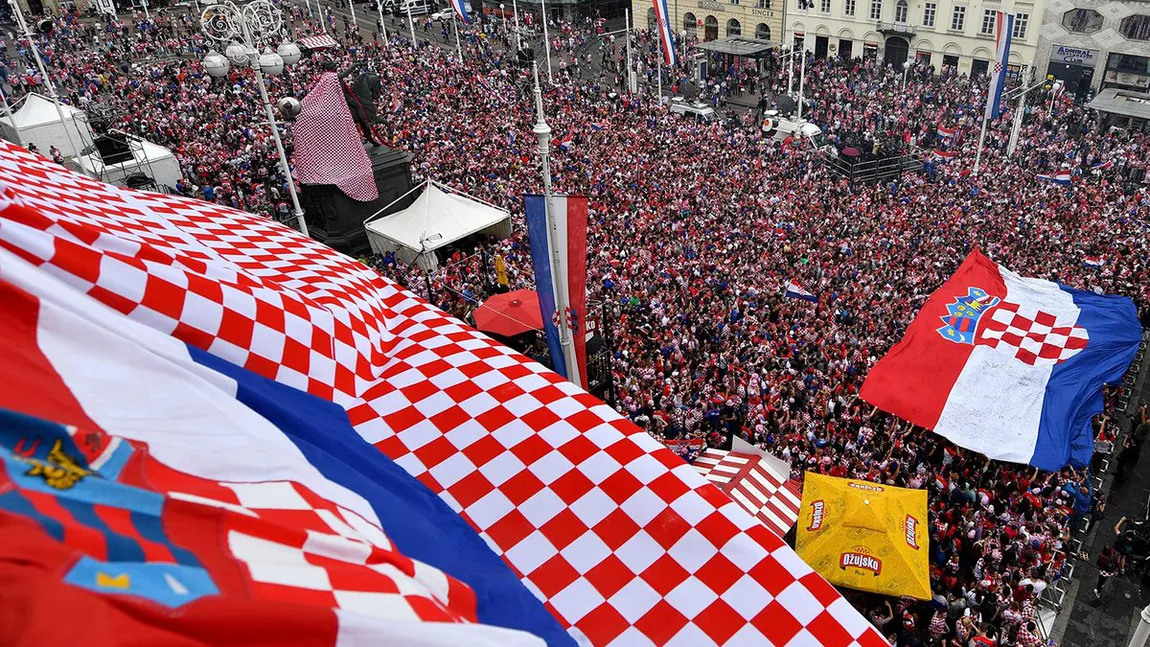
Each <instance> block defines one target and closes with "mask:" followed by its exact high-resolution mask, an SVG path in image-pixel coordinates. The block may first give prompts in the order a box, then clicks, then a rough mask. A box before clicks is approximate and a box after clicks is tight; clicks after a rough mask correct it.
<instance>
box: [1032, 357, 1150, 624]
mask: <svg viewBox="0 0 1150 647" xmlns="http://www.w3.org/2000/svg"><path fill="white" fill-rule="evenodd" d="M1148 370H1150V358H1147V359H1146V360H1144V361H1143V366H1142V371H1141V375H1140V376H1139V379H1138V381H1137V383H1136V384H1135V387H1134V389H1135V390H1134V392H1135V393H1137V394H1138V395H1137V396H1136V397H1135V398H1134V401H1133V403H1132V408H1134V407H1136V403H1137V402H1140V401H1141V400H1144V399H1145V400H1150V380H1148V379H1147V372H1148ZM1116 467H1117V466H1116V465H1115V464H1111V466H1110V470H1108V471H1107V472H1106V473H1105V474H1104V475H1103V480H1104V485H1103V488H1104V489H1105V488H1109V487H1110V486H1111V483H1112V482H1113V475H1114V471H1115V469H1116ZM1148 497H1150V457H1146V456H1143V457H1141V462H1140V463H1139V464H1138V465H1137V466H1135V468H1134V469H1133V470H1132V473H1129V474H1128V475H1127V477H1126V479H1125V483H1124V484H1123V485H1122V486H1121V487H1119V488H1118V489H1116V490H1114V491H1113V492H1112V493H1111V495H1110V505H1109V506H1108V507H1107V508H1106V518H1105V519H1103V520H1102V521H1100V522H1098V524H1096V526H1095V527H1094V528H1092V529H1091V532H1090V533H1089V534H1088V535H1087V536H1086V538H1085V540H1084V541H1083V550H1087V551H1089V554H1090V558H1089V560H1088V561H1081V562H1078V565H1077V566H1076V568H1075V572H1074V578H1075V580H1076V586H1072V587H1071V588H1069V589H1068V590H1067V596H1066V598H1065V603H1064V607H1063V613H1062V614H1061V615H1062V616H1063V617H1062V618H1060V620H1062V622H1060V623H1059V624H1058V625H1056V631H1055V632H1054V634H1053V635H1054V637H1056V638H1057V637H1058V634H1059V633H1060V632H1061V640H1060V641H1059V644H1060V645H1061V646H1062V647H1125V646H1126V645H1127V644H1128V641H1129V640H1130V637H1131V635H1132V634H1133V633H1134V628H1135V627H1136V626H1137V625H1138V615H1139V613H1140V612H1141V610H1142V609H1143V608H1144V607H1145V606H1147V605H1148V604H1150V587H1148V586H1144V585H1143V583H1142V578H1141V575H1140V574H1139V573H1132V572H1130V571H1131V570H1134V569H1130V568H1128V569H1127V571H1128V572H1127V574H1126V575H1122V576H1116V577H1113V578H1111V579H1110V581H1108V582H1107V583H1106V586H1105V587H1104V590H1103V591H1102V596H1101V598H1098V597H1095V596H1094V593H1093V589H1094V587H1095V585H1096V583H1097V581H1098V569H1097V568H1096V567H1095V566H1094V564H1095V561H1096V560H1097V559H1098V554H1099V553H1100V552H1101V551H1102V549H1103V548H1105V547H1106V546H1108V545H1111V544H1112V543H1113V542H1114V538H1115V535H1114V525H1115V524H1116V523H1117V522H1118V520H1119V519H1121V518H1122V517H1127V518H1137V519H1144V518H1145V517H1146V515H1147V499H1148ZM1148 581H1150V580H1148ZM1062 623H1065V625H1064V626H1065V629H1064V631H1063V630H1062V626H1060V625H1062Z"/></svg>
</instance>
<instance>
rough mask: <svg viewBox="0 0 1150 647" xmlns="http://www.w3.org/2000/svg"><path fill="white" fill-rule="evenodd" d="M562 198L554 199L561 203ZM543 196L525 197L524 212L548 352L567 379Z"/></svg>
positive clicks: (558, 370) (557, 371) (555, 366)
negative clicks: (556, 321) (557, 323)
mask: <svg viewBox="0 0 1150 647" xmlns="http://www.w3.org/2000/svg"><path fill="white" fill-rule="evenodd" d="M560 199H561V198H552V200H560ZM543 200H544V199H543V196H541V195H525V196H523V210H524V211H525V212H526V214H527V237H528V240H529V242H530V243H531V264H532V265H533V266H534V267H535V291H536V292H538V293H539V314H541V315H542V318H543V331H544V333H545V334H546V335H547V348H548V349H549V350H550V351H551V367H552V368H554V369H555V372H556V373H558V374H560V375H562V376H563V377H567V362H566V360H565V359H564V357H563V347H562V345H560V343H559V329H558V328H556V327H555V322H554V321H553V320H552V317H553V316H554V314H555V280H554V278H552V276H551V254H552V253H553V252H552V250H551V236H550V235H549V232H548V231H547V211H546V206H545V205H544V201H543Z"/></svg>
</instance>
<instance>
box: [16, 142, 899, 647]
mask: <svg viewBox="0 0 1150 647" xmlns="http://www.w3.org/2000/svg"><path fill="white" fill-rule="evenodd" d="M0 184H3V185H6V186H7V189H5V190H4V195H5V196H7V198H8V199H9V200H13V199H14V200H17V201H19V202H21V203H22V204H23V205H26V206H27V207H30V208H29V209H23V208H20V207H9V208H7V209H5V210H3V211H0V245H3V246H5V247H7V248H10V249H13V250H15V251H16V252H17V253H20V254H22V255H23V256H24V257H25V258H28V259H29V260H30V261H32V262H34V263H37V264H39V265H41V266H43V267H44V268H45V269H46V270H47V271H50V272H53V273H54V274H56V275H57V276H60V277H61V278H62V279H63V280H65V281H67V282H68V283H69V284H71V285H73V286H74V287H75V288H76V289H78V290H81V291H83V292H86V293H88V294H90V295H91V296H93V297H94V298H96V299H98V300H100V301H102V302H103V303H105V304H107V305H108V306H109V307H112V308H114V309H116V310H117V311H119V312H122V313H125V314H126V315H127V316H129V317H132V318H135V319H137V320H138V321H142V322H144V323H146V324H147V325H150V326H152V327H154V328H156V329H159V330H161V331H163V332H165V333H168V334H171V335H173V336H175V337H177V338H179V339H181V340H183V341H185V342H187V343H190V344H193V345H195V346H198V347H200V348H203V349H206V350H208V351H209V352H211V353H213V354H216V355H218V356H220V357H222V358H224V359H227V360H229V361H231V362H233V363H236V364H239V365H242V366H245V367H246V368H248V369H250V370H253V371H255V372H257V373H260V374H262V375H265V376H267V377H270V378H273V379H276V380H278V381H280V382H282V383H285V384H289V385H292V386H295V387H297V388H301V389H304V390H307V391H309V392H311V393H313V394H315V395H318V396H321V397H325V398H328V399H331V400H333V401H334V402H336V403H338V404H340V405H342V406H344V407H345V408H346V409H347V410H348V413H349V416H350V418H351V420H352V423H353V424H354V425H355V426H356V429H357V430H358V431H359V433H360V434H361V435H362V436H363V437H365V438H367V439H368V440H369V441H371V442H372V443H374V444H375V445H376V446H377V447H378V448H379V449H380V450H381V451H383V452H384V453H386V454H387V455H388V456H390V457H391V458H392V459H394V460H395V461H396V462H397V463H398V464H400V465H401V466H403V467H404V468H405V469H406V470H407V471H408V472H409V473H411V474H413V475H414V476H416V477H418V478H419V479H420V480H421V481H422V482H423V483H425V484H426V485H427V486H428V487H429V488H430V489H431V490H432V491H434V492H436V493H437V494H438V495H439V496H440V497H441V498H442V499H443V500H444V501H446V502H447V503H448V504H449V505H451V506H452V507H453V508H454V509H455V510H457V511H458V512H459V513H460V515H461V516H463V517H464V518H465V519H466V520H467V521H468V522H469V523H471V525H472V526H473V527H474V528H475V529H476V530H477V531H478V532H480V534H481V536H482V537H484V539H485V540H486V541H487V542H488V545H489V546H490V547H491V549H492V550H493V551H495V552H496V553H497V554H499V555H501V556H502V557H503V558H504V559H505V560H506V561H507V563H508V564H510V565H511V566H512V567H513V568H514V569H515V570H516V571H517V572H518V573H519V574H521V576H522V577H523V578H524V581H525V582H526V583H527V585H528V586H529V587H530V588H531V589H532V590H533V591H535V592H536V594H537V595H538V597H539V598H540V599H541V600H543V601H544V603H545V604H546V605H547V608H548V609H550V610H551V611H552V612H553V613H554V614H555V615H556V617H557V618H559V619H560V620H561V621H562V622H564V623H566V624H567V625H568V626H570V627H571V631H572V632H573V633H577V634H582V635H583V636H585V637H586V638H587V639H588V641H589V642H590V644H594V645H650V644H659V645H692V646H693V645H707V644H727V643H730V644H755V645H760V644H772V645H831V646H833V645H868V646H869V645H875V646H878V645H885V644H886V643H885V641H884V640H883V638H882V637H881V636H880V635H879V634H878V632H877V631H875V630H874V629H873V628H872V627H870V625H869V624H868V623H867V622H866V621H865V620H864V619H863V618H862V616H861V615H860V614H859V613H858V612H857V611H856V610H855V609H854V608H852V607H851V606H850V605H849V604H848V603H847V602H846V601H845V600H844V599H843V598H842V597H841V596H839V594H838V593H837V592H836V591H835V590H834V588H832V587H831V586H830V585H829V584H827V583H826V581H825V580H823V579H822V578H821V577H820V576H819V575H817V574H816V573H814V572H813V571H812V570H811V569H810V568H809V567H808V566H807V565H806V564H804V563H803V562H802V560H801V559H799V558H798V557H797V556H796V555H795V553H794V552H793V551H792V550H790V549H789V548H788V547H786V546H785V545H784V544H783V543H782V541H781V540H779V539H778V537H776V536H775V535H774V534H773V533H771V532H770V531H768V530H767V529H766V528H765V527H764V526H763V525H762V524H760V523H758V522H757V521H756V520H755V519H754V518H753V517H751V516H750V515H749V514H747V513H746V512H745V511H744V510H743V509H742V507H740V505H739V504H737V503H735V502H733V501H732V500H731V499H730V498H729V497H728V496H727V495H725V494H724V493H723V492H721V491H720V490H719V489H718V488H716V487H715V486H714V485H713V484H711V483H710V482H709V481H707V480H706V479H704V478H703V477H702V476H700V475H699V474H698V473H696V472H695V470H694V469H693V468H691V467H690V466H689V465H687V464H685V463H683V462H682V461H681V460H680V459H679V458H678V457H677V456H675V455H674V454H673V453H672V452H670V451H669V450H667V449H665V448H663V447H662V446H661V445H659V444H658V443H657V442H656V441H655V440H654V439H652V438H651V437H650V436H648V435H647V434H645V433H643V432H642V431H641V430H639V429H638V428H637V427H635V426H634V425H632V424H631V423H629V422H628V421H626V420H625V419H623V418H621V417H620V416H618V415H617V414H616V413H615V412H614V411H613V410H612V409H610V408H609V407H607V406H606V405H604V404H603V403H602V402H600V401H598V400H596V399H595V398H593V397H592V396H590V395H588V394H587V393H585V392H583V391H581V390H579V389H578V388H577V387H575V386H573V385H571V384H570V383H568V382H565V381H564V380H563V379H562V378H560V377H559V376H557V375H556V374H554V373H552V372H551V371H549V370H547V369H545V368H544V367H542V366H540V365H539V364H536V363H534V362H532V361H530V360H529V359H527V358H526V357H523V356H522V355H519V354H517V353H515V352H513V351H511V350H509V349H507V348H506V347H503V346H501V345H499V344H497V343H495V342H493V341H491V340H490V339H488V338H487V337H485V336H483V335H482V334H481V333H479V332H477V331H475V330H474V329H472V328H470V327H468V326H465V325H463V324H462V323H460V322H459V321H457V320H454V319H452V318H450V317H448V316H447V315H445V314H444V313H443V312H441V311H439V310H437V309H435V308H433V307H431V306H430V305H428V304H427V303H425V302H424V301H422V300H420V299H418V298H417V297H415V296H414V295H412V294H411V293H409V292H407V291H405V290H403V289H402V288H400V287H399V286H397V285H394V284H392V283H390V282H389V281H386V280H384V279H382V278H381V277H379V276H378V275H376V274H375V273H374V272H372V271H370V270H368V269H367V268H365V267H363V266H362V265H360V264H358V263H356V262H355V261H353V260H351V259H348V258H346V257H344V256H341V255H339V254H336V253H334V252H332V251H331V250H330V249H328V248H326V247H324V246H322V245H320V244H319V243H316V242H314V241H311V240H309V239H306V238H303V237H302V236H300V235H298V234H297V233H296V232H294V231H292V230H290V229H288V228H286V227H283V226H281V225H279V224H277V223H274V222H271V221H267V220H264V219H261V218H259V217H256V216H253V215H251V214H246V213H242V212H237V211H234V210H231V209H226V208H223V207H220V206H217V205H212V204H208V203H204V202H200V201H195V200H187V199H183V198H178V197H171V196H162V195H155V194H147V193H137V192H132V191H127V190H120V189H116V188H114V187H109V186H106V185H103V184H101V183H98V182H95V181H93V180H89V179H86V178H82V177H79V176H76V175H73V174H70V173H67V172H65V171H64V170H62V169H61V168H60V167H58V166H56V165H54V164H52V163H51V162H49V161H47V160H45V159H42V158H39V157H36V156H33V155H30V154H28V153H27V152H24V151H21V150H20V149H17V148H16V147H13V146H11V145H7V144H0ZM337 534H338V533H337ZM240 541H241V542H242V541H244V540H242V539H241V540H240Z"/></svg>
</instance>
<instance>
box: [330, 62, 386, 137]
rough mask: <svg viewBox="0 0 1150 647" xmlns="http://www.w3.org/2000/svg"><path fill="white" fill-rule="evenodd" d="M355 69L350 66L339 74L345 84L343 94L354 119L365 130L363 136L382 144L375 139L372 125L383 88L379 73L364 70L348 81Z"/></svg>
mask: <svg viewBox="0 0 1150 647" xmlns="http://www.w3.org/2000/svg"><path fill="white" fill-rule="evenodd" d="M353 71H355V67H354V66H353V67H350V68H348V69H346V70H344V71H343V72H342V73H340V75H339V80H340V81H341V82H342V85H343V96H344V98H345V99H346V100H347V107H348V108H350V109H351V116H352V119H355V123H357V124H359V127H360V130H362V131H363V137H364V139H366V140H367V141H369V142H371V143H372V145H373V146H382V144H380V143H379V142H377V141H376V140H375V133H374V132H373V131H372V127H373V126H374V125H375V122H376V112H375V103H376V101H378V100H379V93H380V90H381V89H382V84H381V83H380V82H379V75H378V74H376V73H375V72H372V71H370V70H369V71H364V72H362V73H361V74H359V75H357V76H356V77H355V80H354V81H352V82H351V83H348V82H347V80H346V79H347V77H348V76H349V75H350V74H351V73H352V72H353Z"/></svg>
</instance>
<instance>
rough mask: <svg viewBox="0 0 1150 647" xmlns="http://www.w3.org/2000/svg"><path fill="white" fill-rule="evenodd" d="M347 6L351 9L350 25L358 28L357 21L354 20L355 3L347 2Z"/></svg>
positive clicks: (348, 0) (349, 0)
mask: <svg viewBox="0 0 1150 647" xmlns="http://www.w3.org/2000/svg"><path fill="white" fill-rule="evenodd" d="M347 6H348V7H349V8H350V9H351V24H353V25H355V26H356V27H359V21H358V20H356V18H355V3H354V2H352V0H347Z"/></svg>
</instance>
